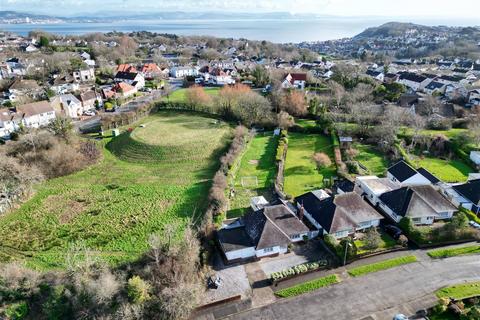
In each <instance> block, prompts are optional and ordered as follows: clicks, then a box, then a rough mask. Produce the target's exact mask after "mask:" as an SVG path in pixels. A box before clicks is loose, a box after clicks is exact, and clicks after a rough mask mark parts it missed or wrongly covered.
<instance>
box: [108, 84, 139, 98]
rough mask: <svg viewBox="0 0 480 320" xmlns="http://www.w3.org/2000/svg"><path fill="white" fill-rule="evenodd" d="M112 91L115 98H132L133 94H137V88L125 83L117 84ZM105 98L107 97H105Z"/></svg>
mask: <svg viewBox="0 0 480 320" xmlns="http://www.w3.org/2000/svg"><path fill="white" fill-rule="evenodd" d="M112 91H113V92H115V95H116V96H117V97H122V98H126V97H130V96H133V95H134V94H135V93H137V92H138V90H137V88H136V87H134V86H131V85H129V84H128V83H126V82H120V83H117V84H116V85H115V86H114V87H113V88H112ZM106 96H107V95H106Z"/></svg>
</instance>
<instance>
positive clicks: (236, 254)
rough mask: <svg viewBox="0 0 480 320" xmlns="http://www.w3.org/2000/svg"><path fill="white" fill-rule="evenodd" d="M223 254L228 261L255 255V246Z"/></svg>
mask: <svg viewBox="0 0 480 320" xmlns="http://www.w3.org/2000/svg"><path fill="white" fill-rule="evenodd" d="M225 256H226V257H227V260H229V261H232V260H237V259H248V258H251V257H255V247H249V248H244V249H240V250H235V251H230V252H226V253H225Z"/></svg>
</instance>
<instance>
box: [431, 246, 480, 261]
mask: <svg viewBox="0 0 480 320" xmlns="http://www.w3.org/2000/svg"><path fill="white" fill-rule="evenodd" d="M479 253H480V245H473V246H464V247H457V248H451V249H436V250H431V251H428V253H427V254H428V255H429V256H430V257H431V258H433V259H442V258H449V257H455V256H463V255H470V254H479Z"/></svg>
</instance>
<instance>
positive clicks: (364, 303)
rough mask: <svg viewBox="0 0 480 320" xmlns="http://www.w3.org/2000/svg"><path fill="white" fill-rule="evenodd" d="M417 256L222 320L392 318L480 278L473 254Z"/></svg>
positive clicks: (476, 258) (479, 264)
mask: <svg viewBox="0 0 480 320" xmlns="http://www.w3.org/2000/svg"><path fill="white" fill-rule="evenodd" d="M422 256H423V254H421V255H420V259H421V260H420V262H416V263H413V264H409V265H405V266H402V267H397V268H393V269H390V270H385V271H380V272H376V273H372V274H370V275H366V276H363V277H358V278H349V277H347V276H346V274H343V275H342V278H346V279H345V280H344V281H343V282H341V283H340V284H337V285H333V286H330V287H327V288H322V289H319V290H317V291H314V292H311V293H308V294H305V295H301V296H298V297H295V298H291V299H283V300H277V302H276V303H273V304H270V305H268V306H264V307H261V308H258V309H252V310H249V311H246V312H243V313H239V314H236V315H232V316H230V317H228V318H227V319H232V320H233V319H235V320H247V319H249V320H250V319H262V320H270V319H271V320H282V319H285V320H290V319H296V320H302V319H305V320H307V319H308V320H310V319H322V320H329V319H332V320H333V319H334V320H358V319H363V318H365V317H367V316H369V315H374V314H376V315H375V316H374V317H373V319H392V317H393V315H394V314H395V313H396V312H397V311H401V310H409V311H412V312H413V311H415V310H412V308H414V307H412V308H407V307H406V306H409V305H410V306H416V305H415V304H416V303H418V302H419V301H429V303H432V301H435V297H434V295H433V292H435V291H436V290H438V289H440V288H442V287H444V286H448V285H453V284H457V283H461V282H466V281H479V280H480V257H479V256H478V255H473V256H463V257H454V258H448V259H444V260H430V259H427V258H426V257H422ZM339 272H342V268H341V269H339ZM343 272H345V270H344V269H343ZM416 307H421V306H416ZM382 311H383V312H384V313H383V314H382ZM379 314H381V315H380V316H379Z"/></svg>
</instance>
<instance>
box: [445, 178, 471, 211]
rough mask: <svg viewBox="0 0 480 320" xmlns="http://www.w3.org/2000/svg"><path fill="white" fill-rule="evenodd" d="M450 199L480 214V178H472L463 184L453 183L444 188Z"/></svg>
mask: <svg viewBox="0 0 480 320" xmlns="http://www.w3.org/2000/svg"><path fill="white" fill-rule="evenodd" d="M443 192H444V195H446V196H447V197H448V198H449V199H450V201H452V203H453V204H454V205H456V206H462V207H464V208H466V209H468V210H472V211H473V212H475V213H476V214H477V215H478V214H480V179H477V180H470V181H467V182H466V183H463V184H458V185H453V186H451V187H450V188H446V189H444V190H443Z"/></svg>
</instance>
